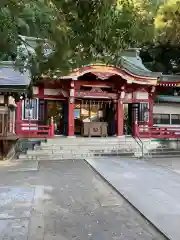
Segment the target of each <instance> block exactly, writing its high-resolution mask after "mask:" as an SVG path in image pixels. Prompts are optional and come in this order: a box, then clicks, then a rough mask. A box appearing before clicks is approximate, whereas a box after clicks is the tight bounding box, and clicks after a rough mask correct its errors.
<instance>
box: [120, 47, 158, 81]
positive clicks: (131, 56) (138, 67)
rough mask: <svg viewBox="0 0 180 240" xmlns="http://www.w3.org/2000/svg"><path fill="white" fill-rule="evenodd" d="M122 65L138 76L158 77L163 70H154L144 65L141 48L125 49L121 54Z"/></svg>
mask: <svg viewBox="0 0 180 240" xmlns="http://www.w3.org/2000/svg"><path fill="white" fill-rule="evenodd" d="M121 66H122V67H123V68H124V69H125V70H127V71H128V72H129V73H131V74H134V75H137V76H143V77H152V78H157V77H160V76H161V75H162V73H161V72H152V71H150V70H149V69H147V68H146V67H145V66H144V64H143V63H142V59H141V58H140V56H139V49H129V50H126V51H124V52H123V53H122V56H121Z"/></svg>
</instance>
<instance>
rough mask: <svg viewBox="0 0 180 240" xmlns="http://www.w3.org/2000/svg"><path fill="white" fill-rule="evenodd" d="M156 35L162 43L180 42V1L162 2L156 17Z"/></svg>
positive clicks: (157, 39)
mask: <svg viewBox="0 0 180 240" xmlns="http://www.w3.org/2000/svg"><path fill="white" fill-rule="evenodd" d="M155 30H156V32H155V37H156V41H158V42H161V43H170V44H172V45H173V44H176V45H177V44H180V1H179V0H169V1H167V2H165V3H164V4H162V5H161V6H160V7H159V10H158V11H157V15H156V18H155Z"/></svg>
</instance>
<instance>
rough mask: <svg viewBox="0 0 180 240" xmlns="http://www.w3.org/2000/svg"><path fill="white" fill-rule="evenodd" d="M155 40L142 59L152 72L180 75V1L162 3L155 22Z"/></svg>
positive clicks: (142, 54) (173, 0)
mask: <svg viewBox="0 0 180 240" xmlns="http://www.w3.org/2000/svg"><path fill="white" fill-rule="evenodd" d="M154 27H155V32H154V39H153V42H151V44H150V45H147V46H145V48H143V49H142V51H141V57H142V59H143V60H144V62H145V64H146V65H147V66H148V67H149V68H150V69H151V70H152V71H160V72H162V73H164V74H179V73H180V1H178V0H168V1H164V2H162V4H161V5H159V7H158V9H157V13H156V15H155V21H154Z"/></svg>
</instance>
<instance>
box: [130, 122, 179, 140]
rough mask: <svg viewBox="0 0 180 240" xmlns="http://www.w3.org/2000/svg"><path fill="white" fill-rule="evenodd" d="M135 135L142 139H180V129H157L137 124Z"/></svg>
mask: <svg viewBox="0 0 180 240" xmlns="http://www.w3.org/2000/svg"><path fill="white" fill-rule="evenodd" d="M135 135H136V136H138V137H140V138H180V127H173V126H170V127H169V126H168V127H163V126H162V127H157V126H149V125H148V124H147V123H144V124H142V123H139V124H136V123H135Z"/></svg>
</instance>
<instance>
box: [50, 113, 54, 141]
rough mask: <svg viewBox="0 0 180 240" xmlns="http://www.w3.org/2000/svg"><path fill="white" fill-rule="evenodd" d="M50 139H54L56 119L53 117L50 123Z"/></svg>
mask: <svg viewBox="0 0 180 240" xmlns="http://www.w3.org/2000/svg"><path fill="white" fill-rule="evenodd" d="M50 137H54V119H53V117H51V122H50Z"/></svg>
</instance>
